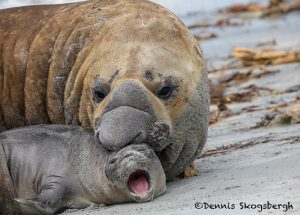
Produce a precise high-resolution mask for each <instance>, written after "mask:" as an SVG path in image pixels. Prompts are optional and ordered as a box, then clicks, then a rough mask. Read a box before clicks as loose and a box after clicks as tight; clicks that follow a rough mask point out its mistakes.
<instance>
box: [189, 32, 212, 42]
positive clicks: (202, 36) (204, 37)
mask: <svg viewBox="0 0 300 215" xmlns="http://www.w3.org/2000/svg"><path fill="white" fill-rule="evenodd" d="M194 37H195V39H196V40H198V41H202V40H208V39H213V38H217V37H218V35H217V34H216V33H206V34H196V35H194Z"/></svg>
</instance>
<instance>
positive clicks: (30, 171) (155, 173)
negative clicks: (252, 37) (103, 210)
mask: <svg viewBox="0 0 300 215" xmlns="http://www.w3.org/2000/svg"><path fill="white" fill-rule="evenodd" d="M0 142H1V143H2V146H3V151H4V154H5V157H6V161H7V169H8V171H9V174H10V177H11V182H12V184H13V187H14V189H15V192H16V201H17V202H19V203H20V208H21V213H22V214H54V213H59V212H62V211H64V210H65V209H68V208H71V209H81V208H85V207H88V206H91V205H95V204H113V203H123V202H132V201H133V202H146V201H150V200H152V199H153V198H154V197H155V196H158V195H161V194H163V193H164V192H165V190H166V177H165V173H164V171H163V168H162V165H161V163H160V161H159V159H158V158H157V156H156V154H155V153H154V151H153V150H152V149H151V148H150V147H149V146H148V145H146V144H138V145H134V144H133V145H128V146H126V147H124V148H122V149H121V150H119V151H117V152H110V151H108V150H106V149H105V148H103V147H102V146H101V145H99V144H97V141H96V140H95V138H94V135H93V131H92V130H86V129H83V128H82V127H78V126H66V125H37V126H30V127H23V128H19V129H13V130H9V131H6V132H3V133H1V134H0ZM0 146H1V145H0ZM2 166H3V165H2ZM2 175H3V174H2ZM0 187H1V186H0ZM0 195H5V194H2V193H1V194H0Z"/></svg>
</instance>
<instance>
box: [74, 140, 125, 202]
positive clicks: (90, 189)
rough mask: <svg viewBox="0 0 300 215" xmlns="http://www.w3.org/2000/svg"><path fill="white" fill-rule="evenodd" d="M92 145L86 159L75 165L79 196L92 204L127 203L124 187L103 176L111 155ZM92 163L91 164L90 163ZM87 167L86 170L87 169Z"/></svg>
mask: <svg viewBox="0 0 300 215" xmlns="http://www.w3.org/2000/svg"><path fill="white" fill-rule="evenodd" d="M95 145H96V144H95ZM95 145H92V147H91V148H90V150H89V152H88V155H87V157H88V159H80V160H79V161H78V162H77V164H76V169H77V180H78V182H79V184H80V185H81V186H82V187H81V189H80V190H81V191H80V192H83V193H79V196H85V197H86V198H87V199H89V200H90V201H91V202H93V203H94V204H113V203H121V202H125V201H128V197H127V196H126V195H125V194H124V191H123V190H122V189H120V187H121V188H123V189H124V187H125V185H121V184H119V187H118V186H116V185H115V184H113V183H112V182H111V181H110V180H109V179H108V178H107V176H106V174H105V167H106V165H107V160H108V159H109V157H110V156H111V155H112V154H111V153H109V152H107V150H105V149H104V148H103V147H101V146H100V147H101V150H100V149H99V146H95ZM91 161H92V162H91ZM87 167H88V168H87Z"/></svg>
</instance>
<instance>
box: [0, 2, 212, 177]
mask: <svg viewBox="0 0 300 215" xmlns="http://www.w3.org/2000/svg"><path fill="white" fill-rule="evenodd" d="M203 59H204V58H203V53H202V51H201V49H200V48H199V46H198V44H197V42H196V41H195V40H194V38H193V36H192V35H191V34H190V33H189V31H188V29H187V28H186V27H185V25H184V24H183V23H182V22H181V21H180V20H179V19H178V18H177V17H176V16H175V15H174V14H172V13H171V12H169V11H168V10H166V9H164V8H162V7H160V6H159V5H156V4H154V3H150V2H147V1H143V0H115V1H112V0H94V1H87V2H80V3H74V4H62V5H51V6H50V5H48V6H47V5H46V6H30V7H21V8H13V9H6V10H0V129H2V130H3V129H9V128H14V127H19V126H23V125H31V124H41V123H43V124H48V123H55V124H79V125H82V126H83V127H92V128H94V129H95V130H96V122H97V119H99V118H100V117H101V116H102V113H103V111H104V109H105V107H106V106H107V105H108V103H109V100H110V95H111V94H109V95H108V96H107V97H106V98H105V99H104V100H103V101H102V102H101V103H99V104H97V103H95V101H94V100H93V98H92V93H91V92H92V88H93V86H94V80H95V77H97V76H100V77H101V79H103V80H106V82H107V83H109V84H110V90H111V92H113V91H114V89H116V88H117V87H118V86H120V85H121V84H122V83H123V82H124V81H125V80H130V79H131V80H135V83H137V84H138V85H139V86H140V87H141V88H142V89H143V91H144V92H145V94H146V95H147V99H148V101H149V102H150V103H151V105H152V108H153V110H154V113H155V117H156V120H157V121H164V122H167V124H168V125H170V129H171V131H170V140H169V141H170V145H169V147H168V148H166V150H165V151H164V152H162V153H161V155H162V161H163V163H164V159H165V160H168V162H169V163H168V162H167V163H166V164H165V165H164V164H163V165H164V167H165V169H166V170H168V169H170V170H171V172H169V173H168V172H167V176H168V177H169V178H173V177H174V176H175V175H176V174H178V173H180V172H181V171H182V170H183V169H184V168H186V167H187V166H189V164H190V163H191V162H192V161H193V159H195V157H196V156H195V154H196V153H197V152H198V151H201V150H202V148H203V146H204V144H205V141H206V134H207V125H208V104H209V96H208V90H207V89H208V87H207V74H206V70H205V63H204V60H203ZM116 71H118V74H116ZM147 71H151V78H149V76H148V78H147V77H145V73H147ZM148 75H149V74H148ZM170 77H171V79H172V77H175V78H176V80H179V82H180V83H179V85H178V87H177V89H176V94H175V95H174V98H172V99H170V100H168V101H163V100H160V99H159V98H158V97H157V96H156V95H155V94H156V92H157V89H158V88H159V87H160V86H161V84H162V83H163V82H165V79H167V78H170ZM183 122H184V123H183ZM190 137H191V138H190ZM171 143H172V144H171ZM174 145H175V146H174ZM172 153H175V155H173V154H172ZM182 162H183V163H182ZM173 164H175V166H174V165H173Z"/></svg>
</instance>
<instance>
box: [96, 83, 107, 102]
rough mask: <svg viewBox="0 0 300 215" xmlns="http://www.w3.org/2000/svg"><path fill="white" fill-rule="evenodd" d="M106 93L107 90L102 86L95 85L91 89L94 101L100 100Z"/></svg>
mask: <svg viewBox="0 0 300 215" xmlns="http://www.w3.org/2000/svg"><path fill="white" fill-rule="evenodd" d="M107 94H108V91H107V90H106V89H104V88H102V87H99V86H97V87H95V88H94V89H93V98H94V101H95V102H97V103H99V102H101V101H102V100H103V99H104V98H105V97H106V96H107Z"/></svg>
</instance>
